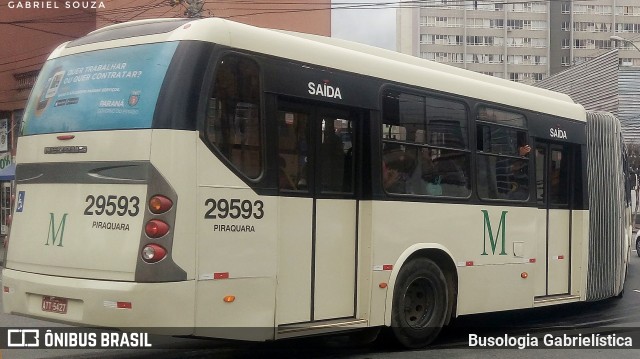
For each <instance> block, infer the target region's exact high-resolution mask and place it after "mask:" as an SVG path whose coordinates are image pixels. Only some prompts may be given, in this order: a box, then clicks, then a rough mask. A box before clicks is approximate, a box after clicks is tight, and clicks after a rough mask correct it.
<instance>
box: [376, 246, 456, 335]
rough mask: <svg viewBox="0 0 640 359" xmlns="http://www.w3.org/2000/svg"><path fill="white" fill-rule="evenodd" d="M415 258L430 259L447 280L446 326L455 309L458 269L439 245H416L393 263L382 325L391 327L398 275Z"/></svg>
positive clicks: (450, 256) (445, 249) (447, 251)
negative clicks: (448, 299)
mask: <svg viewBox="0 0 640 359" xmlns="http://www.w3.org/2000/svg"><path fill="white" fill-rule="evenodd" d="M416 257H422V258H428V259H431V260H432V261H434V262H435V263H436V264H437V265H438V266H439V267H440V269H441V270H442V271H443V273H444V275H445V277H446V279H447V284H448V288H449V298H451V300H450V301H449V305H448V311H447V318H448V319H447V321H446V322H445V324H448V322H449V319H450V318H451V317H452V316H453V315H455V308H456V307H457V302H458V295H457V293H458V268H457V267H456V264H455V261H454V260H453V255H452V254H451V252H450V251H449V250H448V249H447V248H446V247H444V246H443V245H441V244H437V243H418V244H414V245H412V246H410V247H409V248H407V249H405V251H404V252H402V254H401V255H400V256H399V257H398V259H397V260H396V263H394V265H393V270H392V271H391V276H390V277H389V285H388V289H387V293H389V294H390V295H387V298H386V305H385V313H384V324H385V325H386V326H390V325H391V312H392V306H393V293H394V290H395V286H396V281H397V278H398V273H399V272H400V269H401V268H402V266H403V265H404V264H405V263H408V262H409V261H411V260H412V259H413V258H416Z"/></svg>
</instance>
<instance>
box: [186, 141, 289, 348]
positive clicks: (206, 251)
mask: <svg viewBox="0 0 640 359" xmlns="http://www.w3.org/2000/svg"><path fill="white" fill-rule="evenodd" d="M197 158H198V173H197V183H198V185H197V186H198V187H197V191H198V195H197V198H198V200H197V201H196V203H195V204H194V207H195V208H197V214H196V221H197V238H198V245H197V252H196V253H197V268H196V273H197V274H196V279H197V284H196V287H197V295H196V327H197V328H196V333H197V335H202V336H212V337H218V338H229V339H242V340H266V339H272V338H273V337H274V329H273V328H274V318H275V307H276V303H275V298H276V253H277V243H276V230H277V223H278V199H277V197H272V196H259V195H257V194H256V193H255V191H253V190H252V189H251V188H249V187H248V186H247V185H246V184H244V183H243V182H242V181H241V180H240V179H239V178H238V177H237V176H235V175H234V174H233V173H232V172H231V171H230V170H229V169H228V168H227V167H226V166H225V165H224V164H223V163H221V161H220V160H219V159H218V158H217V157H216V156H215V155H213V154H212V153H211V151H210V150H209V149H208V148H207V147H206V146H205V145H204V144H203V143H202V142H201V141H198V145H197ZM225 297H227V300H226V301H225ZM231 297H232V298H233V300H231V299H229V298H231Z"/></svg>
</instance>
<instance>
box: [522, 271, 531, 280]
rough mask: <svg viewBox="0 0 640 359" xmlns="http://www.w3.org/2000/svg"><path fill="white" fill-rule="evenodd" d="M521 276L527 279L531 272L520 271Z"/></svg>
mask: <svg viewBox="0 0 640 359" xmlns="http://www.w3.org/2000/svg"><path fill="white" fill-rule="evenodd" d="M520 277H521V278H522V279H527V278H528V277H529V273H527V272H522V273H520Z"/></svg>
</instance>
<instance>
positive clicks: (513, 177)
mask: <svg viewBox="0 0 640 359" xmlns="http://www.w3.org/2000/svg"><path fill="white" fill-rule="evenodd" d="M525 126H526V119H525V117H524V116H522V115H520V114H517V113H512V112H509V111H504V110H498V109H492V108H487V107H481V108H480V109H479V111H478V121H477V127H476V136H477V150H478V164H477V178H478V196H480V198H484V199H508V200H516V201H526V200H528V199H529V158H528V157H529V152H530V151H531V148H530V147H528V146H529V145H528V141H527V139H528V136H527V131H526V127H525Z"/></svg>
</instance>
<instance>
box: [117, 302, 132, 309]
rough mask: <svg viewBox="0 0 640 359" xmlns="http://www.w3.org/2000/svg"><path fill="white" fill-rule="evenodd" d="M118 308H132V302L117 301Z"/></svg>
mask: <svg viewBox="0 0 640 359" xmlns="http://www.w3.org/2000/svg"><path fill="white" fill-rule="evenodd" d="M116 308H118V309H131V302H117V303H116Z"/></svg>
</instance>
